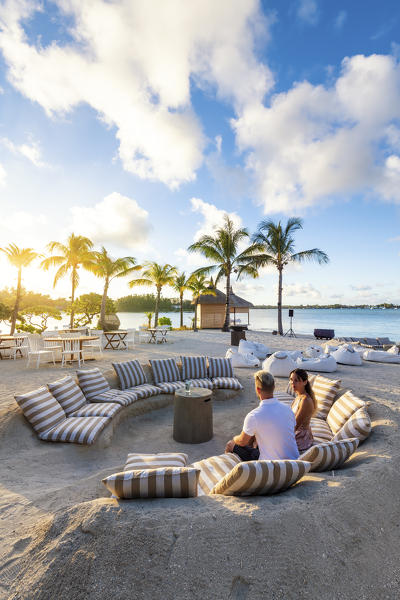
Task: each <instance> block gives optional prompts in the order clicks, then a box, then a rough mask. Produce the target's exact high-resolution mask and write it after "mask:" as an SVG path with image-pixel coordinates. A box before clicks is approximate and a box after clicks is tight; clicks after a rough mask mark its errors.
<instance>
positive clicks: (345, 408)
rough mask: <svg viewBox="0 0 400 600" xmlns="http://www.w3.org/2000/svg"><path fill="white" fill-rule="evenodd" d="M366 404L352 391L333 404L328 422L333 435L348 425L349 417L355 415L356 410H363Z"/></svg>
mask: <svg viewBox="0 0 400 600" xmlns="http://www.w3.org/2000/svg"><path fill="white" fill-rule="evenodd" d="M364 406H365V402H364V401H363V400H361V399H360V398H357V396H355V395H354V394H353V392H351V391H350V390H349V391H348V392H346V393H345V394H343V396H340V398H339V399H338V400H336V402H334V403H333V404H332V408H331V410H330V411H329V413H328V416H327V419H326V422H327V423H328V425H329V427H330V428H331V429H332V432H333V433H337V432H338V431H339V429H340V428H341V427H343V425H344V424H345V423H346V421H347V420H348V418H349V417H351V415H353V414H354V413H355V412H356V410H358V409H359V408H363V407H364Z"/></svg>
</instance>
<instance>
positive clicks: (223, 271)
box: [188, 215, 261, 331]
mask: <svg viewBox="0 0 400 600" xmlns="http://www.w3.org/2000/svg"><path fill="white" fill-rule="evenodd" d="M248 237H249V233H248V231H247V229H245V228H240V229H236V228H235V225H234V224H233V221H232V219H231V218H230V217H229V216H228V215H225V217H224V224H223V226H222V227H219V228H218V229H216V231H215V234H214V235H203V236H202V237H201V238H200V239H199V240H198V241H197V242H195V243H194V244H191V246H189V248H188V250H189V252H200V253H201V254H202V255H203V256H205V257H206V258H207V259H209V260H211V261H213V262H214V264H213V265H211V266H210V267H202V268H200V269H197V270H196V271H195V273H197V274H203V275H210V274H211V273H212V272H214V271H215V272H216V278H215V285H217V284H218V281H219V280H220V279H221V278H222V277H225V278H226V304H225V320H224V324H223V326H222V331H229V320H230V290H231V276H232V272H234V273H235V274H236V275H237V279H240V277H241V276H242V275H250V276H251V277H254V278H255V277H258V270H257V262H256V260H255V259H254V255H255V254H256V253H258V252H260V250H261V247H260V246H259V244H256V243H253V244H251V245H250V246H248V247H247V248H245V249H244V250H243V251H242V252H239V245H240V243H241V242H243V240H245V239H247V238H248Z"/></svg>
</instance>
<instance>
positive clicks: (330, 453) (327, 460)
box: [300, 438, 360, 471]
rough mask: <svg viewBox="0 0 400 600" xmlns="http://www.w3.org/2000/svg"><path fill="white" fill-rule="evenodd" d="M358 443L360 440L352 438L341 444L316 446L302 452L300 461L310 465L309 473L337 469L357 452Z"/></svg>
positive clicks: (331, 443) (332, 443)
mask: <svg viewBox="0 0 400 600" xmlns="http://www.w3.org/2000/svg"><path fill="white" fill-rule="evenodd" d="M359 443H360V440H358V439H356V438H353V439H350V440H343V441H342V442H330V443H326V444H317V445H315V446H311V448H309V449H308V450H306V451H305V452H303V454H301V456H300V460H306V461H308V462H310V463H311V469H310V471H329V470H332V469H337V468H338V467H340V466H341V465H342V464H343V463H344V462H345V461H346V460H347V459H348V458H349V457H350V456H351V455H352V454H353V452H355V451H356V450H357V447H358V444H359Z"/></svg>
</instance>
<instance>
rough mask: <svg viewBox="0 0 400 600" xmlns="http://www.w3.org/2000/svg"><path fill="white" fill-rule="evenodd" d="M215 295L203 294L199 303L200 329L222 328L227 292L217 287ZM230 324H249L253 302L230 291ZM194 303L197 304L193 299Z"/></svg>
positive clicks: (198, 317)
mask: <svg viewBox="0 0 400 600" xmlns="http://www.w3.org/2000/svg"><path fill="white" fill-rule="evenodd" d="M215 293H216V295H215V296H211V295H202V296H200V298H199V303H198V305H197V327H198V328H199V329H221V327H222V326H223V324H224V320H225V305H226V294H224V293H223V292H221V291H220V290H217V289H215ZM229 298H230V315H231V319H230V324H231V325H235V324H237V325H239V324H240V325H248V324H249V322H250V321H249V309H250V308H252V307H253V304H252V303H251V302H248V301H247V300H244V298H240V297H239V296H237V295H236V294H234V293H233V291H232V288H231V291H230V296H229ZM192 304H195V302H194V301H193V302H192Z"/></svg>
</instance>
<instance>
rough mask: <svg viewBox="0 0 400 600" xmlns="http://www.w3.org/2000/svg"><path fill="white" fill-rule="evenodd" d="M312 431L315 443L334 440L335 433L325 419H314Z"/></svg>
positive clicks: (312, 420)
mask: <svg viewBox="0 0 400 600" xmlns="http://www.w3.org/2000/svg"><path fill="white" fill-rule="evenodd" d="M310 425H311V431H312V434H313V438H314V441H315V442H318V443H322V442H330V441H331V440H332V438H333V433H332V430H331V428H330V427H329V425H328V423H327V422H326V421H325V420H324V419H318V418H317V417H312V419H311V423H310Z"/></svg>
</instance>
